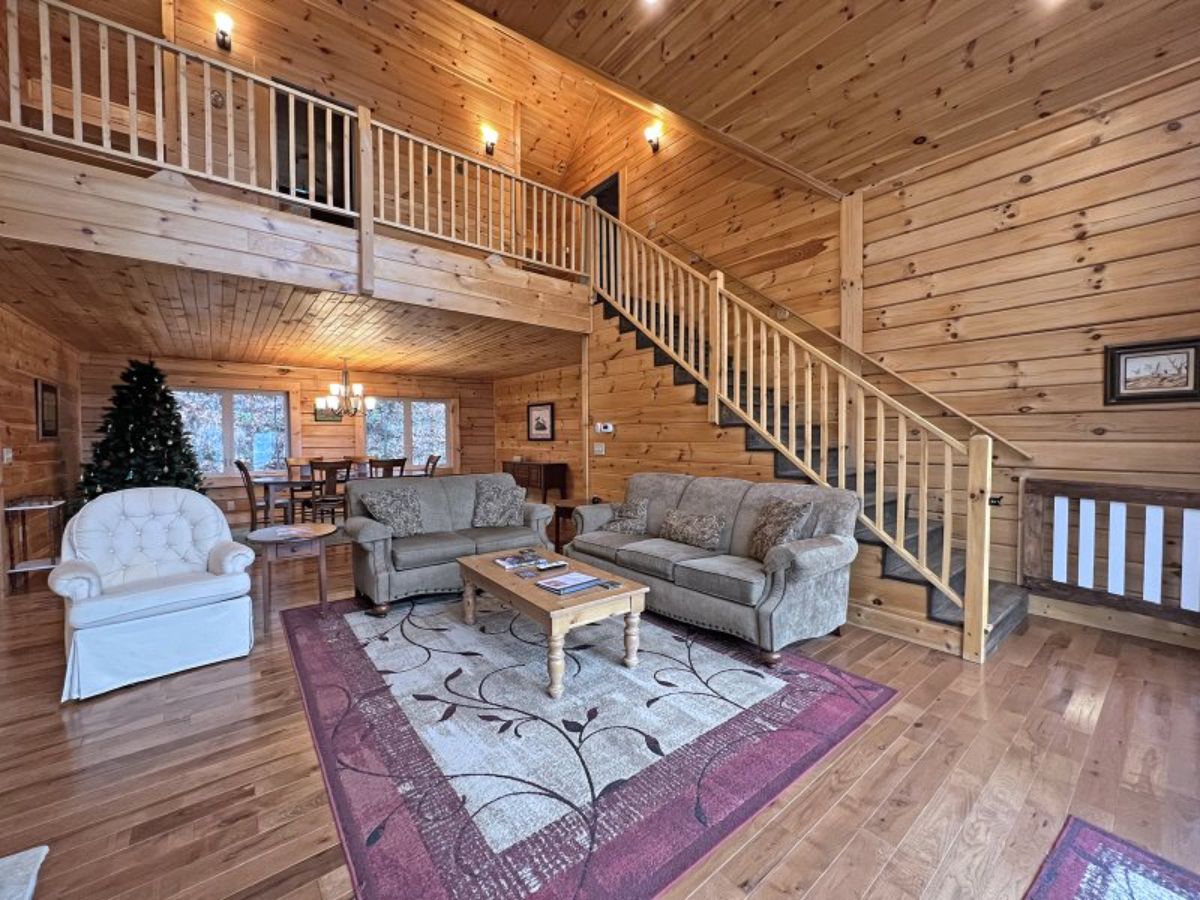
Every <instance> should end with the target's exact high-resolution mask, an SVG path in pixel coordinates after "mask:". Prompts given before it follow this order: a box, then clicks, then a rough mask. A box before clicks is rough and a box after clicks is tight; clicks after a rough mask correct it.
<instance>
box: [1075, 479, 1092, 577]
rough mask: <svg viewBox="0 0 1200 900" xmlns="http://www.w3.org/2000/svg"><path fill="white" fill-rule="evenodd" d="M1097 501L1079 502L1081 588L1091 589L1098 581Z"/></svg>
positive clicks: (1084, 500)
mask: <svg viewBox="0 0 1200 900" xmlns="http://www.w3.org/2000/svg"><path fill="white" fill-rule="evenodd" d="M1095 573H1096V501H1095V500H1088V499H1081V500H1080V501H1079V560H1078V567H1077V570H1076V579H1077V582H1078V584H1079V586H1080V587H1085V588H1090V587H1094V586H1095V581H1096V575H1095Z"/></svg>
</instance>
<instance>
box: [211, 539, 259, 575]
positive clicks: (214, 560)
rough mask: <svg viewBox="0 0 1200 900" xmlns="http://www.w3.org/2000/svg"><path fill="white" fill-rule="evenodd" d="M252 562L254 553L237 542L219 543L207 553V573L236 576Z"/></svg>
mask: <svg viewBox="0 0 1200 900" xmlns="http://www.w3.org/2000/svg"><path fill="white" fill-rule="evenodd" d="M253 562H254V551H253V550H251V549H250V548H249V547H247V546H246V545H245V544H239V543H238V542H237V541H219V542H218V543H216V544H214V545H213V548H212V550H210V551H209V552H208V571H209V572H210V573H212V574H213V575H237V574H239V573H241V572H245V571H246V570H247V569H248V568H250V564H251V563H253Z"/></svg>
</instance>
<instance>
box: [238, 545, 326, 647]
mask: <svg viewBox="0 0 1200 900" xmlns="http://www.w3.org/2000/svg"><path fill="white" fill-rule="evenodd" d="M335 531H337V526H336V525H329V524H327V523H321V522H313V523H308V522H305V523H302V524H299V525H272V526H270V527H268V528H259V529H258V530H257V531H252V532H250V533H249V534H248V535H246V540H248V541H250V542H252V543H255V544H262V545H263V547H265V548H266V554H265V556H264V558H263V630H264V631H266V630H269V629H270V627H271V568H272V567H273V566H274V565H275V563H276V562H279V561H280V560H288V559H311V558H312V557H316V560H317V594H318V596H319V597H320V598H321V615H325V614H326V612H327V611H328V609H329V585H328V578H327V572H326V568H325V538H327V537H329V536H330V535H331V534H333V533H334V532H335Z"/></svg>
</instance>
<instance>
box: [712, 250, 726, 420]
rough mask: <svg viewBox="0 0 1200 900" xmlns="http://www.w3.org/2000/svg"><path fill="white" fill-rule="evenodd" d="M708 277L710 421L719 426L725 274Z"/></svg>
mask: <svg viewBox="0 0 1200 900" xmlns="http://www.w3.org/2000/svg"><path fill="white" fill-rule="evenodd" d="M708 277H709V290H708V420H709V421H710V422H712V423H713V424H714V425H717V424H719V422H720V420H721V400H720V395H721V390H722V385H721V373H722V371H723V370H724V367H725V355H726V354H725V345H724V343H723V342H722V340H721V291H723V290H724V289H725V273H724V272H721V271H719V270H717V269H714V270H713V271H712V273H711V274H710V275H709V276H708Z"/></svg>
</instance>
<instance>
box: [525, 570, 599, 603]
mask: <svg viewBox="0 0 1200 900" xmlns="http://www.w3.org/2000/svg"><path fill="white" fill-rule="evenodd" d="M600 583H601V580H600V579H599V578H597V577H596V576H595V575H588V574H586V573H584V572H567V574H565V575H555V576H554V577H553V578H543V579H542V580H541V581H539V582H537V586H538V587H540V588H542V589H543V590H547V591H549V592H550V593H552V594H558V595H559V596H560V597H561V596H562V595H564V594H574V593H575V592H577V591H586V590H587V589H588V588H593V587H596V586H597V585H598V584H600Z"/></svg>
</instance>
